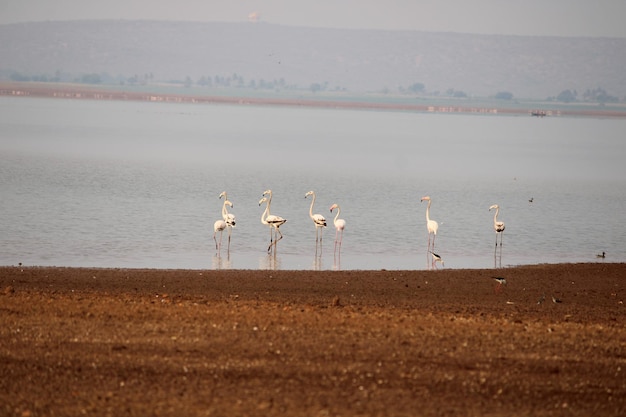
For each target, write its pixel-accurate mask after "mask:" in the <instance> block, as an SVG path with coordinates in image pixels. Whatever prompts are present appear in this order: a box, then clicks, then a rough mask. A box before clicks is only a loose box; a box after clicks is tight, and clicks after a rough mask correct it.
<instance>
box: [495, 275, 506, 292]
mask: <svg viewBox="0 0 626 417" xmlns="http://www.w3.org/2000/svg"><path fill="white" fill-rule="evenodd" d="M492 278H493V279H494V280H495V281H496V287H495V288H494V292H495V293H496V294H500V292H501V291H502V286H503V285H506V278H502V277H492Z"/></svg>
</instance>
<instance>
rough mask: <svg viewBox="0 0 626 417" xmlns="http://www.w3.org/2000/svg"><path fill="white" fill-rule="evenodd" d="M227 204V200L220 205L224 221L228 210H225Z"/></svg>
mask: <svg viewBox="0 0 626 417" xmlns="http://www.w3.org/2000/svg"><path fill="white" fill-rule="evenodd" d="M227 202H228V200H224V204H223V205H222V217H223V218H224V220H226V219H227V218H228V209H227V208H226V203H227Z"/></svg>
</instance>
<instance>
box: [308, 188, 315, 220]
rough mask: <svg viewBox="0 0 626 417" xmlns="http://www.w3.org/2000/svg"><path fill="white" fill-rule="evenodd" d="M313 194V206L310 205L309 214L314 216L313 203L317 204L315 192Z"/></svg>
mask: <svg viewBox="0 0 626 417" xmlns="http://www.w3.org/2000/svg"><path fill="white" fill-rule="evenodd" d="M312 195H313V200H311V207H309V216H310V217H311V218H313V205H314V204H315V193H313V194H312Z"/></svg>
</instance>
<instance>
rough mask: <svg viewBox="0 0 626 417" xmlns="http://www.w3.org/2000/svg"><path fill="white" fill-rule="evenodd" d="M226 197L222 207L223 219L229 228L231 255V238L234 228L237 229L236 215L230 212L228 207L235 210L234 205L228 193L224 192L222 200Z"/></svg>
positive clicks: (221, 195)
mask: <svg viewBox="0 0 626 417" xmlns="http://www.w3.org/2000/svg"><path fill="white" fill-rule="evenodd" d="M222 197H224V205H223V206H222V219H224V221H225V222H226V227H228V252H229V253H230V237H231V235H232V233H233V227H235V215H234V214H232V213H229V212H228V209H227V208H226V206H230V208H233V203H232V202H231V201H230V200H229V199H228V195H227V194H226V191H222V193H221V194H220V199H221V198H222Z"/></svg>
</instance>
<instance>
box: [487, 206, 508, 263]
mask: <svg viewBox="0 0 626 417" xmlns="http://www.w3.org/2000/svg"><path fill="white" fill-rule="evenodd" d="M492 209H495V210H496V214H494V216H493V229H494V230H495V231H496V246H495V248H494V250H493V257H494V264H495V262H496V261H495V258H496V252H497V249H498V235H500V262H502V237H503V235H504V228H505V226H504V222H501V221H498V213H499V212H500V206H498V205H497V204H494V205H492V206H491V207H489V211H491V210H492ZM494 266H495V265H494Z"/></svg>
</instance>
